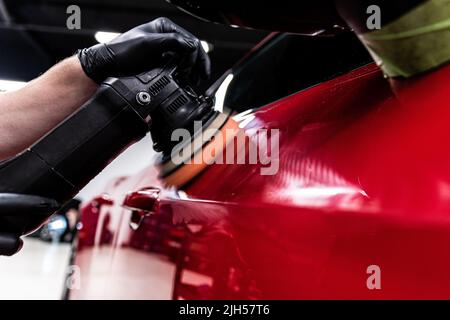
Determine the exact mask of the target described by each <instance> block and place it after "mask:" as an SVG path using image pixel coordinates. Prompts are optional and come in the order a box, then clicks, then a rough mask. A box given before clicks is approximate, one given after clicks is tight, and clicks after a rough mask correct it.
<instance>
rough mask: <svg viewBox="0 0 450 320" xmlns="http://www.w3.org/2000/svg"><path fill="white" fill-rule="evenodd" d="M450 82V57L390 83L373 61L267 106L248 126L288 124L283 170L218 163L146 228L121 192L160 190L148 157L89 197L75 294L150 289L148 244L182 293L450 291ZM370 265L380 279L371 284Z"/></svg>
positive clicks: (401, 295) (421, 294) (135, 293)
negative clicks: (101, 197)
mask: <svg viewBox="0 0 450 320" xmlns="http://www.w3.org/2000/svg"><path fill="white" fill-rule="evenodd" d="M449 93H450V66H446V67H443V68H441V69H440V70H437V71H434V72H432V73H429V74H427V75H424V76H421V77H418V78H416V79H415V80H413V81H391V82H388V80H386V79H385V78H383V75H382V73H381V72H380V71H379V69H378V68H377V67H376V66H375V65H368V66H365V67H361V68H359V69H357V70H354V71H352V72H350V73H347V74H345V75H343V76H340V77H337V78H335V79H333V80H330V81H326V82H323V83H321V84H319V85H317V86H314V87H312V88H309V89H307V90H303V91H300V92H298V93H296V94H294V95H291V96H288V97H286V98H283V99H281V100H279V101H276V102H274V103H271V104H269V105H267V106H265V107H263V108H260V109H259V110H257V111H256V112H254V116H255V118H254V120H253V121H251V122H250V123H249V124H248V125H247V126H246V128H245V130H250V129H261V128H265V129H270V128H275V129H279V130H280V150H279V153H280V162H279V171H278V173H277V174H275V175H272V176H270V175H268V176H263V175H260V174H259V166H258V165H220V164H214V165H211V166H210V167H208V169H207V170H206V171H205V172H204V173H203V174H202V175H201V176H200V177H199V178H197V179H196V180H195V181H194V182H193V183H191V184H190V185H189V187H187V188H186V189H184V190H183V191H184V194H183V197H182V199H176V198H171V197H168V196H166V195H164V194H161V196H160V198H159V204H158V206H157V210H156V211H157V212H156V213H155V214H152V215H150V216H147V218H145V219H144V221H143V224H142V225H141V226H140V227H139V229H138V230H137V231H133V230H132V229H131V228H130V227H129V225H128V224H129V221H130V217H131V214H132V213H131V211H130V210H129V209H124V208H123V207H121V205H122V202H123V199H124V197H125V195H126V194H127V192H129V191H138V190H140V189H141V188H144V187H158V188H161V189H163V187H162V186H161V183H160V182H159V181H158V179H157V172H156V169H155V168H154V167H153V166H151V167H149V168H148V169H146V170H144V171H143V172H141V173H139V174H137V175H136V176H134V177H131V178H128V179H125V180H122V181H121V182H120V183H119V184H118V185H116V186H114V187H111V188H109V190H107V193H108V194H109V197H110V198H112V199H114V205H113V206H111V205H109V204H108V203H103V204H101V205H97V206H95V205H93V204H92V203H88V204H87V205H85V207H84V210H83V220H82V222H83V228H89V227H93V228H94V229H95V230H97V234H96V235H95V237H96V238H95V239H93V236H94V234H95V233H94V234H93V233H92V232H85V231H83V229H82V230H81V232H80V235H79V238H80V239H79V244H80V247H81V248H82V250H79V252H78V253H77V257H76V260H75V263H76V264H77V265H79V266H80V267H81V270H82V272H83V274H84V277H85V280H84V281H85V282H84V284H82V289H81V290H79V291H74V292H72V294H71V298H91V297H96V298H103V297H118V296H117V295H109V294H108V291H109V290H111V288H112V286H118V285H120V281H123V283H122V284H121V285H122V287H123V294H124V295H123V297H128V298H151V297H152V296H151V292H152V290H154V289H152V287H151V286H145V285H138V284H137V283H140V282H144V283H145V281H146V278H145V276H146V275H147V274H149V273H151V272H152V270H146V269H145V257H146V255H149V254H148V253H147V252H149V251H152V252H159V253H163V254H165V255H167V256H168V257H169V261H172V262H173V263H174V265H175V268H174V279H173V281H174V282H173V291H172V297H173V298H185V299H241V298H242V299H316V298H318V299H347V298H354V299H419V298H426V299H428V298H438V299H440V298H445V299H449V298H450V275H449V273H448V270H449V269H450V250H449V248H450V148H447V147H446V143H447V142H448V141H449V139H450V125H449V123H450V95H449ZM97 203H98V201H97ZM141 203H142V202H141ZM99 206H100V207H101V208H100V213H96V212H97V211H96V210H98V207H99ZM148 206H150V207H152V208H153V204H152V201H149V204H148ZM141 209H146V210H150V211H152V210H153V209H150V208H144V207H142V208H141ZM94 214H96V217H97V218H96V219H97V221H96V222H95V224H92V223H91V222H88V221H89V219H92V216H93V215H94ZM108 216H109V217H110V220H109V222H108V227H107V228H106V229H107V230H109V232H111V233H112V237H113V238H112V241H111V242H109V243H106V244H105V243H104V241H102V240H101V239H102V236H101V235H98V233H101V234H104V233H105V226H104V224H105V221H106V220H105V217H108ZM94 225H95V226H94ZM152 246H153V247H154V246H156V247H157V249H152V248H151V247H152ZM130 247H131V248H133V249H132V250H133V252H134V253H133V254H135V255H128V254H127V255H126V259H127V263H126V266H124V265H123V263H122V262H119V260H120V259H119V258H120V256H121V255H122V254H124V251H125V250H129V248H130ZM99 255H103V256H105V255H106V256H107V258H106V259H103V260H101V261H102V262H100V259H98V256H99ZM105 261H108V262H107V263H106V262H105ZM372 265H376V266H378V267H379V268H380V272H381V273H380V275H381V276H380V279H381V289H369V288H368V286H367V281H368V278H369V276H370V274H368V268H369V267H370V266H372ZM95 270H96V271H95ZM369 270H370V268H369ZM100 274H101V276H99V275H100ZM125 275H126V277H128V278H130V277H131V278H133V280H124V276H125ZM127 281H128V282H127ZM130 281H131V282H130ZM133 281H134V282H133ZM139 281H140V282H139ZM133 285H134V286H133ZM94 286H95V287H96V289H95V290H94V289H93V287H94ZM99 288H101V289H99ZM119 297H121V296H119Z"/></svg>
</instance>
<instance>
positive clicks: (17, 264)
mask: <svg viewBox="0 0 450 320" xmlns="http://www.w3.org/2000/svg"><path fill="white" fill-rule="evenodd" d="M24 241H25V243H24V246H23V248H22V250H21V251H20V252H19V253H18V254H17V255H15V256H12V257H0V299H2V300H6V299H45V300H48V299H60V298H61V295H62V291H63V286H64V279H65V276H66V268H67V266H68V264H69V256H70V245H69V244H57V243H55V244H52V243H48V242H43V241H41V240H37V239H33V238H25V239H24Z"/></svg>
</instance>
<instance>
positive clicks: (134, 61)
mask: <svg viewBox="0 0 450 320" xmlns="http://www.w3.org/2000/svg"><path fill="white" fill-rule="evenodd" d="M166 53H176V54H177V55H178V56H180V57H181V61H180V64H181V66H180V68H179V69H180V70H182V71H183V72H184V73H186V75H187V76H189V78H190V79H191V81H194V82H197V81H198V80H199V77H200V78H203V79H206V78H208V77H209V75H210V61H209V57H208V55H207V54H206V52H205V51H204V50H203V48H202V46H201V43H200V41H199V40H198V39H197V38H196V37H194V36H193V35H192V34H190V33H189V32H187V31H186V30H184V29H183V28H181V27H180V26H178V25H176V24H175V23H173V22H172V21H170V20H169V19H167V18H158V19H156V20H153V21H151V22H149V23H146V24H143V25H140V26H138V27H136V28H134V29H131V30H129V31H127V32H125V33H123V34H122V35H120V36H118V37H117V38H115V39H113V40H112V41H110V42H108V43H104V44H102V43H101V44H97V45H94V46H92V47H90V48H85V49H82V50H79V51H78V59H79V60H80V62H81V66H82V68H83V70H84V72H85V73H86V74H87V75H88V76H89V77H90V78H91V79H92V80H94V81H95V82H97V83H101V82H102V81H103V80H105V79H106V78H107V77H121V76H132V75H137V74H139V73H142V72H145V71H148V70H151V69H153V68H156V67H159V66H161V62H162V58H163V55H164V54H166ZM193 85H195V83H193Z"/></svg>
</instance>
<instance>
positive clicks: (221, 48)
mask: <svg viewBox="0 0 450 320" xmlns="http://www.w3.org/2000/svg"><path fill="white" fill-rule="evenodd" d="M212 1H213V0H212ZM71 4H76V5H78V6H80V8H81V30H68V29H67V28H66V20H67V18H68V17H69V14H67V13H66V9H67V7H68V6H69V5H71ZM160 16H165V17H168V18H170V19H172V20H173V21H174V22H176V23H177V24H179V25H181V26H182V27H184V28H186V29H188V30H189V31H191V32H192V33H193V34H195V35H196V36H197V37H198V38H200V39H201V40H206V41H208V42H209V43H211V44H212V45H213V46H214V48H213V50H212V51H211V52H210V57H211V62H212V66H213V74H212V77H211V80H210V81H213V80H214V79H216V78H217V77H219V76H220V75H221V74H222V73H223V72H224V71H225V70H226V69H228V68H229V67H231V66H232V65H233V64H234V63H235V62H236V61H237V60H239V59H240V58H241V57H242V56H243V55H244V54H245V53H246V52H247V51H248V50H250V49H251V48H252V47H253V46H254V45H255V44H256V43H257V42H259V41H260V40H261V39H262V38H263V37H264V36H265V35H266V34H267V33H264V32H261V31H255V30H245V29H236V28H232V27H228V26H224V25H218V24H212V23H207V22H204V21H201V20H199V19H197V18H194V17H192V16H191V15H189V14H187V13H185V12H183V11H181V10H179V9H178V8H177V7H175V6H173V5H171V4H169V3H167V2H165V1H164V0H81V1H74V0H69V1H64V0H44V1H36V0H33V1H31V0H0V78H1V79H8V80H22V81H27V80H30V79H33V78H35V77H36V76H38V75H39V74H41V73H42V72H44V71H45V70H47V69H48V68H49V67H51V66H52V65H53V64H55V63H56V62H58V61H60V60H61V59H63V58H65V57H67V56H70V55H72V54H74V53H75V52H76V50H77V49H79V48H83V47H88V46H91V45H94V44H96V43H97V41H96V40H95V38H94V34H95V32H97V31H111V32H124V31H126V30H128V29H130V28H132V27H134V26H136V25H139V24H141V23H144V22H147V21H150V20H153V19H155V18H157V17H160Z"/></svg>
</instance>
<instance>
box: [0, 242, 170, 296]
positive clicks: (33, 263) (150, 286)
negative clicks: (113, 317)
mask: <svg viewBox="0 0 450 320" xmlns="http://www.w3.org/2000/svg"><path fill="white" fill-rule="evenodd" d="M24 242H25V244H24V247H23V248H22V250H21V251H20V252H19V253H18V254H17V255H15V256H13V257H0V300H8V299H25V300H29V299H43V300H57V299H61V297H62V294H63V287H64V284H65V280H66V272H67V271H68V269H67V268H68V265H69V258H70V252H71V245H70V244H60V243H49V242H44V241H41V240H38V239H35V238H25V239H24ZM94 251H95V252H90V250H84V251H83V254H81V255H80V257H79V258H81V259H82V258H83V256H90V255H92V254H93V255H94V256H95V262H96V263H94V264H90V266H91V268H89V269H88V270H87V273H84V274H83V277H82V279H83V281H85V282H84V285H83V286H82V287H83V289H86V290H87V291H84V290H80V291H78V292H73V293H74V294H73V296H72V298H82V299H117V298H120V299H170V298H171V293H172V284H173V276H174V272H175V266H174V265H173V264H172V263H170V262H168V261H167V260H166V259H163V258H162V257H161V256H159V255H155V254H150V253H143V252H139V251H136V250H130V249H125V250H118V252H117V253H116V254H115V255H114V261H115V263H114V264H113V265H112V269H111V255H110V254H109V252H110V251H109V250H94ZM129 261H134V262H135V263H133V265H132V266H130V263H129ZM130 269H132V270H130ZM125 271H127V272H125ZM86 281H87V282H86ZM124 288H127V290H124ZM77 295H81V297H77Z"/></svg>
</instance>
